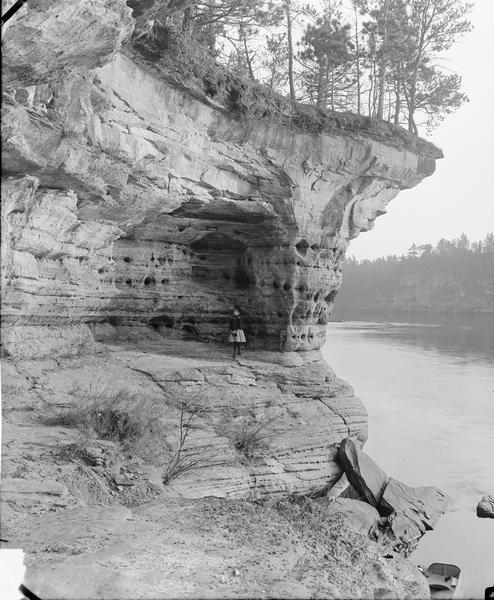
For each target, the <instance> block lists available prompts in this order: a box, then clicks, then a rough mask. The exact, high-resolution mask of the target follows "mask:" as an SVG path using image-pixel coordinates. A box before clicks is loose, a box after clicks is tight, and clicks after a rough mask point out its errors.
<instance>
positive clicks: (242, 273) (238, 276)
mask: <svg viewBox="0 0 494 600" xmlns="http://www.w3.org/2000/svg"><path fill="white" fill-rule="evenodd" d="M233 279H234V280H235V283H236V284H237V285H238V287H239V288H242V289H245V288H248V287H249V285H250V284H251V283H252V278H251V276H250V275H249V273H248V272H247V270H246V269H245V267H243V266H242V265H240V266H238V267H237V269H236V271H235V275H234V277H233Z"/></svg>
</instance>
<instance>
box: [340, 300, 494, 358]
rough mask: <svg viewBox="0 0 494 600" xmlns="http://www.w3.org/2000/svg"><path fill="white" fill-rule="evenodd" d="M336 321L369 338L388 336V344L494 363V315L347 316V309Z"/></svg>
mask: <svg viewBox="0 0 494 600" xmlns="http://www.w3.org/2000/svg"><path fill="white" fill-rule="evenodd" d="M332 320H333V322H336V321H343V322H345V325H346V326H347V327H349V328H357V329H363V330H364V331H365V332H366V333H367V334H368V335H375V336H385V337H386V340H387V341H392V340H396V341H398V342H404V343H409V344H413V345H415V346H417V347H419V348H422V349H424V350H437V351H439V352H441V353H443V354H446V355H449V356H456V357H458V358H459V359H460V360H462V361H463V360H470V359H472V358H474V357H477V358H481V359H483V360H486V361H488V362H491V363H494V315H486V316H482V315H441V314H430V313H423V314H411V313H407V314H404V315H403V314H393V313H390V314H386V315H384V314H382V313H381V314H380V313H372V314H370V313H368V312H367V313H359V312H356V311H352V312H351V313H346V312H345V309H344V308H343V309H337V310H335V312H334V314H333V318H332ZM352 321H353V323H351V322H352Z"/></svg>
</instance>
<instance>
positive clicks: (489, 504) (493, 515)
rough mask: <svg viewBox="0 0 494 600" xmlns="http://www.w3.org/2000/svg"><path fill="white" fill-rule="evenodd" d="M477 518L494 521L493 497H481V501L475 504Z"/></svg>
mask: <svg viewBox="0 0 494 600" xmlns="http://www.w3.org/2000/svg"><path fill="white" fill-rule="evenodd" d="M477 517H480V518H481V519H494V496H489V495H487V494H485V496H482V500H481V501H480V502H479V503H478V504H477Z"/></svg>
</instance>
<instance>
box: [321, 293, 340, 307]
mask: <svg viewBox="0 0 494 600" xmlns="http://www.w3.org/2000/svg"><path fill="white" fill-rule="evenodd" d="M337 293H338V292H337V291H336V290H333V291H332V292H329V294H328V295H327V296H326V297H325V298H324V300H325V301H326V302H327V303H328V304H330V303H331V302H334V299H335V298H336V294H337Z"/></svg>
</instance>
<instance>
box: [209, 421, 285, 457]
mask: <svg viewBox="0 0 494 600" xmlns="http://www.w3.org/2000/svg"><path fill="white" fill-rule="evenodd" d="M279 418H280V415H276V416H274V417H271V418H269V419H266V420H264V421H262V422H261V423H259V422H256V421H253V420H252V419H249V418H248V417H243V418H242V419H240V420H238V421H231V422H229V423H227V424H223V426H222V427H220V433H221V434H222V435H224V436H225V437H227V438H228V439H229V440H230V442H231V443H232V444H233V446H234V447H235V450H236V451H237V452H239V453H240V454H242V455H243V456H245V457H246V458H251V457H252V455H253V454H254V451H255V450H256V449H257V448H259V446H261V445H262V443H263V442H264V441H266V440H268V439H270V438H272V437H273V436H274V432H273V431H272V430H271V431H269V430H268V428H269V426H270V425H272V424H273V423H274V422H275V421H276V420H277V419H279Z"/></svg>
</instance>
